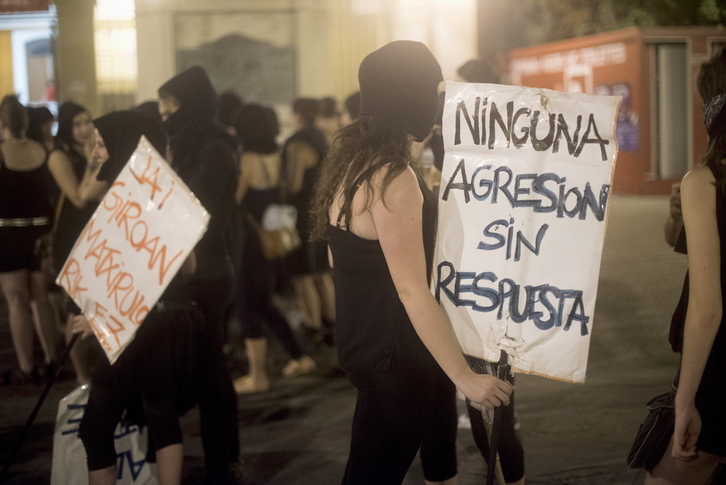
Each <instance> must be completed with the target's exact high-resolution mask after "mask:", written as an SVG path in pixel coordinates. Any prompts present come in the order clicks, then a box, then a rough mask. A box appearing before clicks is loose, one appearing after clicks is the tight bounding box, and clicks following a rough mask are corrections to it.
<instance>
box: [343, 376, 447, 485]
mask: <svg viewBox="0 0 726 485" xmlns="http://www.w3.org/2000/svg"><path fill="white" fill-rule="evenodd" d="M348 377H349V378H350V381H351V382H352V383H353V385H354V386H355V387H356V388H358V400H357V402H356V408H355V415H354V417H353V432H352V436H351V445H350V455H349V456H348V463H347V465H346V469H345V476H344V477H343V484H344V485H364V484H365V485H370V484H376V485H399V484H400V483H401V482H402V481H403V479H404V477H405V476H406V472H407V471H408V468H409V466H410V465H411V462H412V461H413V459H414V458H415V456H416V452H418V450H419V448H420V449H421V464H422V467H423V471H424V477H425V478H426V480H429V481H434V482H436V481H444V480H447V479H449V478H452V477H453V476H455V475H456V426H457V415H456V397H455V392H456V391H455V388H454V385H453V384H452V383H451V381H450V380H449V378H448V377H447V376H446V374H444V373H443V371H442V370H441V369H440V368H439V367H438V366H436V367H426V368H422V369H413V370H403V371H381V372H350V373H349V374H348Z"/></svg>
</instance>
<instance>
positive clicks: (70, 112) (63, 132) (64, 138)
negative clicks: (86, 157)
mask: <svg viewBox="0 0 726 485" xmlns="http://www.w3.org/2000/svg"><path fill="white" fill-rule="evenodd" d="M86 112H88V110H86V108H84V107H83V106H81V105H80V104H76V103H74V102H73V101H66V102H65V103H63V104H61V105H60V108H58V132H57V133H56V135H55V139H56V143H58V142H60V143H65V144H66V145H68V146H72V145H73V144H74V143H75V142H76V141H75V140H74V139H73V118H75V117H76V116H78V115H79V114H81V113H86Z"/></svg>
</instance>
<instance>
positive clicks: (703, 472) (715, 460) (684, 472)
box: [644, 438, 720, 485]
mask: <svg viewBox="0 0 726 485" xmlns="http://www.w3.org/2000/svg"><path fill="white" fill-rule="evenodd" d="M672 452H673V438H671V441H670V443H669V444H668V449H667V450H666V452H665V454H664V455H663V458H661V460H660V462H659V463H658V465H657V466H656V467H655V468H654V469H653V471H652V472H649V473H648V475H647V476H646V477H645V482H644V484H645V485H705V484H706V483H708V480H709V479H710V478H711V475H713V473H714V472H715V471H716V467H717V466H718V464H719V461H720V458H719V457H717V456H715V455H711V454H709V453H704V452H703V451H699V453H698V458H697V459H695V460H693V461H689V462H686V461H680V460H676V459H675V458H673V455H672Z"/></svg>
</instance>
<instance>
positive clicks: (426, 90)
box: [358, 40, 444, 141]
mask: <svg viewBox="0 0 726 485" xmlns="http://www.w3.org/2000/svg"><path fill="white" fill-rule="evenodd" d="M443 80H444V77H443V75H442V74H441V66H439V63H438V62H437V61H436V58H434V56H433V54H432V53H431V51H429V49H428V48H427V47H426V46H425V45H423V44H422V43H420V42H414V41H410V40H399V41H395V42H391V43H390V44H386V45H384V46H383V47H381V48H380V49H378V50H377V51H374V52H371V53H370V54H368V55H367V56H366V57H365V59H363V62H361V65H360V69H359V70H358V81H359V82H360V95H361V96H360V114H361V115H365V116H371V117H373V118H377V119H380V120H385V121H388V122H390V123H392V124H393V125H394V126H397V127H398V128H401V129H403V130H405V131H406V132H407V133H408V134H410V135H411V136H413V137H414V139H416V140H417V141H421V140H423V139H424V138H426V137H427V136H428V134H429V133H430V132H431V128H432V127H433V126H434V120H435V119H436V112H437V110H438V105H439V97H438V94H437V87H438V85H439V83H440V82H441V81H443Z"/></svg>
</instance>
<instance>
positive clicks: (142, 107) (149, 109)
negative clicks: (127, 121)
mask: <svg viewBox="0 0 726 485" xmlns="http://www.w3.org/2000/svg"><path fill="white" fill-rule="evenodd" d="M131 111H136V112H137V113H140V114H142V115H144V116H148V117H149V118H152V119H154V120H156V121H158V122H159V123H161V115H160V114H159V102H158V101H144V102H143V103H141V104H138V105H136V106H134V107H133V108H131Z"/></svg>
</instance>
